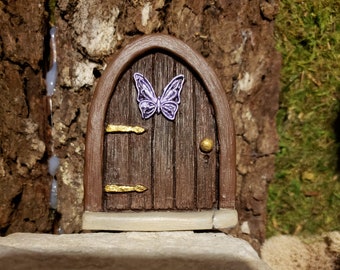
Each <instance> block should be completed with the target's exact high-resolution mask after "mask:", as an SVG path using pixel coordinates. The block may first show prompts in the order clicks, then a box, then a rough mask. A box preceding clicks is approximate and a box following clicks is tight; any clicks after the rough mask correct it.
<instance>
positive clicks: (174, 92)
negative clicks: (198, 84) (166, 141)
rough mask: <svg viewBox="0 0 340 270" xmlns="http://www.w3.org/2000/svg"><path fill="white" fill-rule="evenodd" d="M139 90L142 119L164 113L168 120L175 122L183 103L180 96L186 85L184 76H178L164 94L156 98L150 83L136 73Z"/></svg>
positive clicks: (138, 96)
mask: <svg viewBox="0 0 340 270" xmlns="http://www.w3.org/2000/svg"><path fill="white" fill-rule="evenodd" d="M133 78H134V79H135V83H136V88H137V102H138V106H139V110H140V111H141V114H142V118H143V119H148V118H150V117H151V116H153V115H154V113H155V112H157V114H159V113H162V114H163V115H164V116H165V118H166V119H168V120H174V119H175V117H176V113H177V110H178V105H179V103H180V102H181V100H180V94H181V91H182V87H183V83H184V75H177V76H176V77H174V78H173V79H172V80H171V81H170V82H169V84H168V85H167V86H166V87H165V88H164V90H163V94H162V95H161V96H160V97H156V93H155V91H154V90H153V88H152V86H151V84H150V82H149V81H148V80H147V79H146V78H145V77H144V76H143V75H142V74H140V73H134V74H133Z"/></svg>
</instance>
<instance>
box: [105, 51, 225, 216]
mask: <svg viewBox="0 0 340 270" xmlns="http://www.w3.org/2000/svg"><path fill="white" fill-rule="evenodd" d="M135 72H139V73H142V74H143V75H144V76H145V77H146V78H147V79H148V80H149V81H150V83H151V84H152V86H153V88H154V90H155V93H156V95H157V96H160V95H161V94H162V92H163V89H164V87H165V86H166V85H167V84H168V83H169V82H170V80H171V79H172V78H173V77H175V76H176V75H179V74H183V75H184V76H185V83H184V86H183V89H182V92H181V103H180V105H179V110H178V112H177V116H176V118H175V120H174V121H169V120H167V119H166V118H165V117H164V116H163V115H162V114H159V115H157V114H155V115H154V116H152V117H151V118H150V119H147V120H143V119H142V118H141V113H140V111H139V109H138V104H137V100H136V99H137V91H136V89H135V85H134V80H133V73H135ZM113 93H114V94H113V95H112V97H111V100H110V103H109V105H108V110H107V114H106V121H105V124H109V123H110V124H121V125H130V126H136V125H138V126H141V127H143V128H146V129H147V131H146V132H145V133H143V134H139V135H137V134H134V133H129V134H124V133H117V134H106V135H105V143H104V160H105V162H104V163H105V164H104V170H103V175H104V180H103V184H104V185H107V184H121V185H136V184H142V185H144V186H146V187H147V188H148V190H147V191H145V192H143V193H122V194H106V195H105V198H104V201H105V202H104V209H105V211H117V210H129V209H131V210H171V209H177V210H197V209H212V208H213V207H215V206H216V194H217V191H216V189H217V183H216V182H217V169H218V168H217V164H218V162H217V151H216V150H217V147H216V146H217V136H216V124H215V119H214V116H213V114H214V113H213V109H212V106H211V104H210V102H209V99H208V97H207V95H206V92H205V90H204V88H203V86H202V84H201V83H200V82H199V81H198V80H197V79H196V78H195V77H194V76H193V74H192V71H191V70H189V69H188V68H186V67H185V66H184V65H182V64H181V63H180V62H177V61H175V60H174V59H173V58H172V57H170V56H168V55H166V54H162V53H156V54H149V55H147V56H144V57H143V58H141V59H139V60H138V61H137V62H136V63H134V64H133V65H132V67H131V68H130V69H129V70H128V71H126V72H125V74H124V75H123V76H122V78H121V79H120V81H119V82H118V84H117V86H116V89H115V91H113ZM205 137H209V138H212V139H213V140H214V141H215V147H214V149H213V151H212V152H211V153H202V152H201V151H200V150H199V143H200V141H201V140H202V139H203V138H205Z"/></svg>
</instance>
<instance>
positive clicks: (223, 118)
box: [84, 34, 236, 214]
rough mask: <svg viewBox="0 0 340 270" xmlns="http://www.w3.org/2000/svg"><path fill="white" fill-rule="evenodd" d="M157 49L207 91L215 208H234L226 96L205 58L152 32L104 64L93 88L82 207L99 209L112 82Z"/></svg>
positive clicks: (232, 141)
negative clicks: (215, 146)
mask: <svg viewBox="0 0 340 270" xmlns="http://www.w3.org/2000/svg"><path fill="white" fill-rule="evenodd" d="M157 50H158V51H165V52H166V53H168V54H170V55H172V56H174V57H177V58H179V59H180V60H181V61H182V62H184V64H185V65H187V66H188V67H189V68H190V69H191V70H193V71H194V72H195V73H196V75H197V76H199V78H200V79H201V81H202V82H203V84H204V87H205V89H206V91H207V92H208V95H209V97H210V99H211V102H212V105H213V108H214V111H215V114H216V123H217V132H218V133H217V136H218V140H219V147H220V149H219V150H220V152H219V153H220V154H219V209H231V210H234V208H235V191H236V188H235V187H236V153H235V131H234V124H233V119H232V115H231V111H230V108H229V104H228V100H227V96H226V93H225V91H224V89H223V87H222V84H221V83H220V81H219V79H218V77H217V75H216V74H215V72H214V71H213V70H212V69H211V68H210V67H209V66H208V64H207V63H206V61H205V59H204V58H203V57H202V56H201V55H200V54H198V53H196V52H195V51H193V50H192V49H191V48H190V47H189V46H188V45H186V44H185V43H184V42H182V41H181V40H179V39H176V38H174V37H171V36H168V35H163V34H153V35H147V36H143V37H141V38H138V39H137V40H135V41H133V42H132V43H130V44H129V45H127V46H126V47H125V48H124V49H123V50H122V51H121V52H120V53H119V54H118V55H117V56H116V58H115V59H113V61H111V62H110V64H109V65H108V66H107V68H106V69H105V71H104V73H103V74H102V77H101V78H100V80H99V82H98V85H97V87H96V90H95V92H94V95H93V98H92V101H91V107H90V112H89V118H88V123H87V134H86V148H85V172H84V191H85V195H84V201H85V211H86V212H102V211H103V186H102V177H103V141H104V140H103V139H104V121H105V115H106V111H107V107H108V103H109V101H110V97H111V96H112V95H113V94H114V90H115V86H116V85H117V84H118V81H119V79H120V77H121V76H122V75H123V73H124V72H125V71H126V70H127V69H128V68H129V66H130V65H131V64H132V63H133V62H134V61H135V60H136V59H138V58H139V57H140V56H142V55H145V54H146V53H148V52H152V51H157ZM86 212H85V213H86ZM103 214H104V213H103ZM105 214H106V213H105Z"/></svg>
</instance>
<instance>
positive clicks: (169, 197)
mask: <svg viewBox="0 0 340 270" xmlns="http://www.w3.org/2000/svg"><path fill="white" fill-rule="evenodd" d="M152 65H153V67H154V70H153V71H154V72H153V74H151V77H152V78H153V87H154V89H155V92H156V95H157V96H160V95H161V94H162V92H163V88H164V87H165V86H166V85H167V83H168V82H169V78H170V79H171V78H172V77H173V74H174V73H173V67H174V61H173V60H172V59H171V58H170V57H167V56H166V55H164V54H155V55H154V58H153V62H152ZM152 120H153V121H154V129H153V147H152V150H153V164H152V166H153V168H154V171H153V174H154V208H155V209H172V208H173V206H174V205H173V203H174V178H173V176H174V156H173V150H174V141H173V134H174V122H172V121H169V120H167V119H166V118H165V117H164V116H163V115H161V114H159V115H154V116H153V118H152Z"/></svg>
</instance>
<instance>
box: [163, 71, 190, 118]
mask: <svg viewBox="0 0 340 270" xmlns="http://www.w3.org/2000/svg"><path fill="white" fill-rule="evenodd" d="M183 83H184V75H182V74H181V75H177V76H176V77H174V78H173V79H172V80H171V81H170V82H169V83H168V85H167V86H166V87H165V88H164V91H163V94H162V96H161V97H160V109H161V112H162V114H163V115H164V116H165V117H166V118H167V119H168V120H174V119H175V117H176V113H177V111H178V105H179V104H180V102H181V98H180V95H181V91H182V88H183Z"/></svg>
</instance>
